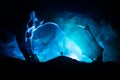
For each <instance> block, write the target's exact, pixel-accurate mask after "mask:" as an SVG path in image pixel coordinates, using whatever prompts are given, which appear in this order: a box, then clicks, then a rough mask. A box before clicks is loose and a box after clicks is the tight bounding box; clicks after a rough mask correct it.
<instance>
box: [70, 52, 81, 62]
mask: <svg viewBox="0 0 120 80" xmlns="http://www.w3.org/2000/svg"><path fill="white" fill-rule="evenodd" d="M69 57H71V58H73V59H76V60H78V61H79V59H78V57H77V55H75V53H71V54H70V56H69Z"/></svg>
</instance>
